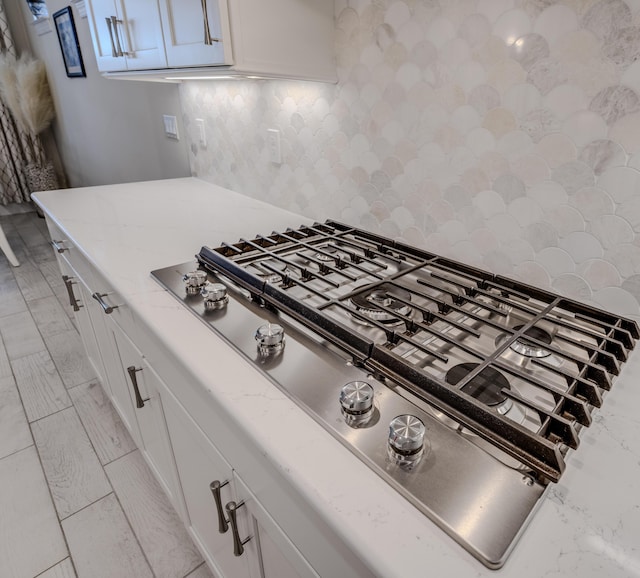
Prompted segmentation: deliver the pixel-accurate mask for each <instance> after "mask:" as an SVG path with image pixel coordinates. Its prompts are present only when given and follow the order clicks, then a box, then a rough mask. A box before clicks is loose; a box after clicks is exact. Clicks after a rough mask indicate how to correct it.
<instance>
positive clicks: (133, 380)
mask: <svg viewBox="0 0 640 578" xmlns="http://www.w3.org/2000/svg"><path fill="white" fill-rule="evenodd" d="M137 371H142V368H141V367H139V368H136V367H135V366H133V365H130V366H129V367H127V373H128V374H129V379H130V380H131V384H132V385H133V394H134V395H135V396H136V407H137V408H138V409H140V408H143V407H144V402H145V401H149V398H147V399H142V396H141V395H140V388H139V387H138V378H137V377H136V372H137Z"/></svg>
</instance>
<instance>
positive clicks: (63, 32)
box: [53, 6, 87, 77]
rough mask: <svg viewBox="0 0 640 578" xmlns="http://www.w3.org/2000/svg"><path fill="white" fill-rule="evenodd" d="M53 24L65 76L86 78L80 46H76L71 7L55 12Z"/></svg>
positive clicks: (76, 37) (76, 39) (76, 36)
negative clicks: (58, 42) (65, 72)
mask: <svg viewBox="0 0 640 578" xmlns="http://www.w3.org/2000/svg"><path fill="white" fill-rule="evenodd" d="M53 23H54V25H55V27H56V32H57V33H58V40H59V41H60V49H61V50H62V59H63V60H64V67H65V69H66V71H67V76H69V77H74V76H87V74H86V73H85V70H84V62H83V61H82V54H81V52H80V44H78V35H77V33H76V25H75V23H74V21H73V13H72V12H71V6H67V7H66V8H63V9H62V10H58V11H57V12H55V13H54V14H53Z"/></svg>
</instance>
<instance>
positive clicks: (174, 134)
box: [162, 114, 178, 140]
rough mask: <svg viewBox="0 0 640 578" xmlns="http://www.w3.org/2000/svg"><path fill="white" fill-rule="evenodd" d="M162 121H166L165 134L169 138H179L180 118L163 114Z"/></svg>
mask: <svg viewBox="0 0 640 578" xmlns="http://www.w3.org/2000/svg"><path fill="white" fill-rule="evenodd" d="M162 121H163V122H164V134H165V135H167V136H168V137H169V138H174V139H176V140H178V120H177V119H176V117H175V116H172V115H170V114H164V115H162Z"/></svg>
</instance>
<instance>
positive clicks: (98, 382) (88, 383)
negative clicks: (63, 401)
mask: <svg viewBox="0 0 640 578" xmlns="http://www.w3.org/2000/svg"><path fill="white" fill-rule="evenodd" d="M92 383H95V384H97V385H99V386H100V387H102V382H101V381H100V379H99V378H98V377H94V378H93V379H88V380H87V381H83V382H82V383H78V384H77V385H72V386H71V387H68V388H67V392H69V391H71V390H72V389H77V388H78V387H82V386H83V385H91V384H92ZM74 405H75V403H74Z"/></svg>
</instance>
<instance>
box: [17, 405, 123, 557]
mask: <svg viewBox="0 0 640 578" xmlns="http://www.w3.org/2000/svg"><path fill="white" fill-rule="evenodd" d="M68 409H73V411H74V412H75V415H76V417H77V418H78V421H79V422H80V426H81V427H82V429H83V430H84V432H85V435H86V436H87V439H88V441H89V444H90V446H91V449H92V451H93V453H94V454H95V456H96V460H97V461H98V464H100V467H101V469H102V473H103V474H104V477H105V479H106V480H107V483H108V484H109V487H110V488H111V491H110V492H108V493H107V494H105V495H104V496H101V497H100V498H97V499H95V500H93V501H92V502H91V503H89V504H86V505H85V506H83V507H82V508H80V509H79V510H77V511H76V512H73V513H71V514H69V515H68V516H64V517H60V513H59V512H58V508H57V507H56V502H55V499H54V498H53V491H52V489H51V484H50V482H49V478H48V477H47V472H46V470H45V468H44V464H43V463H42V456H41V455H40V449H39V448H38V444H36V443H35V436H34V434H33V431H32V432H31V436H32V438H33V440H34V445H35V446H36V452H37V453H38V459H39V460H40V467H41V468H42V471H43V473H44V477H45V480H46V481H47V486H48V488H49V493H50V495H51V499H52V501H53V506H54V509H55V511H56V516H57V517H58V522H59V524H60V526H61V527H62V521H63V520H66V519H68V518H70V517H71V516H73V515H75V514H77V513H78V512H80V511H82V510H84V509H85V508H87V507H89V506H90V505H91V504H95V503H96V502H99V501H100V500H102V499H103V498H106V497H107V496H108V495H109V494H115V490H114V488H113V484H112V483H111V480H110V479H109V476H108V474H107V472H106V470H105V469H104V466H103V465H102V463H101V461H100V458H99V457H98V454H97V452H96V450H95V447H94V445H93V442H92V441H91V438H90V437H89V434H88V433H87V431H86V428H85V427H84V424H83V423H82V420H81V419H80V414H79V413H78V410H77V409H76V407H75V406H74V405H73V403H72V404H71V406H70V407H66V408H64V409H61V410H59V411H57V412H54V413H52V414H50V415H47V416H45V417H42V418H40V419H39V420H37V421H41V420H42V419H46V418H48V417H51V416H52V415H55V414H56V413H60V412H62V411H66V410H68ZM32 423H36V422H35V421H34V422H32ZM29 426H30V427H31V424H29ZM120 507H122V506H120ZM65 541H66V540H65ZM67 550H68V551H69V555H71V550H69V546H68V544H67Z"/></svg>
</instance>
